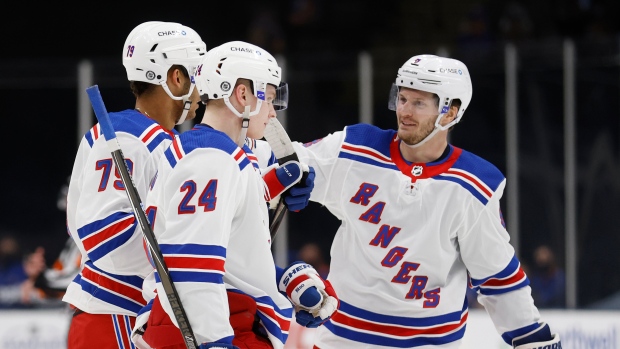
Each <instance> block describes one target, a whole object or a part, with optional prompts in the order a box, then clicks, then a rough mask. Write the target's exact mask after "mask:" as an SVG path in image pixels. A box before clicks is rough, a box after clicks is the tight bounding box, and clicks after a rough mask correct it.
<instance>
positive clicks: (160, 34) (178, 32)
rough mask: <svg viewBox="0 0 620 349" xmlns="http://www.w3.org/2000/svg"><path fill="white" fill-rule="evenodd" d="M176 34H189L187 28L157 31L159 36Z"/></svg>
mask: <svg viewBox="0 0 620 349" xmlns="http://www.w3.org/2000/svg"><path fill="white" fill-rule="evenodd" d="M176 35H183V36H185V35H187V33H186V32H185V30H181V31H178V30H168V31H165V32H157V36H176Z"/></svg>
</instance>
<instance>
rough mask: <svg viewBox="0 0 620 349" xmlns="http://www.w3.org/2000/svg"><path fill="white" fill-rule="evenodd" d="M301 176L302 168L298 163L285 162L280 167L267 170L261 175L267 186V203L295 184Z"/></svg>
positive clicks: (276, 166)
mask: <svg viewBox="0 0 620 349" xmlns="http://www.w3.org/2000/svg"><path fill="white" fill-rule="evenodd" d="M306 167H307V166H306ZM303 174H304V166H303V165H302V164H301V163H300V162H299V161H287V162H285V163H283V164H282V165H279V166H278V165H275V166H273V167H271V168H268V169H267V171H266V172H265V173H264V174H263V180H264V181H265V185H266V186H267V188H266V193H265V198H266V199H267V201H271V200H272V199H273V198H275V197H277V196H279V195H280V194H282V193H283V192H285V191H286V190H287V189H289V188H290V187H292V186H294V185H295V184H297V183H298V182H299V181H300V180H301V178H302V176H303Z"/></svg>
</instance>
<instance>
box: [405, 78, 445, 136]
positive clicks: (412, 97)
mask: <svg viewBox="0 0 620 349" xmlns="http://www.w3.org/2000/svg"><path fill="white" fill-rule="evenodd" d="M438 107H439V106H438V105H437V100H436V99H435V97H434V94H432V93H430V92H425V91H418V90H412V89H408V88H404V87H401V88H400V91H399V92H398V98H397V100H396V118H397V120H398V138H400V139H401V140H402V141H403V142H405V143H406V144H409V145H414V144H418V143H420V142H421V141H422V140H424V138H426V137H427V136H428V135H429V134H431V132H433V130H434V129H435V120H436V119H437V116H438V115H439V113H438V112H437V108H438Z"/></svg>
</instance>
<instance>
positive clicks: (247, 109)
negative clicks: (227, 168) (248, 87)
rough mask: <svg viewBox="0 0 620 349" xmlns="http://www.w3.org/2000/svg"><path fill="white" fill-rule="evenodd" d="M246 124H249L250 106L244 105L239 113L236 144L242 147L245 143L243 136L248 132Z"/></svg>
mask: <svg viewBox="0 0 620 349" xmlns="http://www.w3.org/2000/svg"><path fill="white" fill-rule="evenodd" d="M248 126H250V106H249V105H246V106H245V109H244V110H243V114H242V115H241V133H239V139H238V140H237V145H238V146H239V147H240V148H243V145H244V144H245V136H246V135H247V134H248Z"/></svg>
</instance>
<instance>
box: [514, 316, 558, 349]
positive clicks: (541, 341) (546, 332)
mask: <svg viewBox="0 0 620 349" xmlns="http://www.w3.org/2000/svg"><path fill="white" fill-rule="evenodd" d="M512 347H513V348H514V349H540V348H544V349H562V342H560V335H559V334H557V333H556V334H551V329H550V328H549V325H547V324H546V323H544V322H541V323H540V326H539V327H538V328H536V329H535V330H533V331H531V332H529V333H526V334H524V335H522V336H519V337H516V338H514V339H513V340H512Z"/></svg>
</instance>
